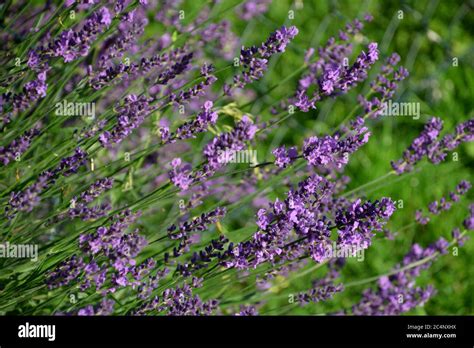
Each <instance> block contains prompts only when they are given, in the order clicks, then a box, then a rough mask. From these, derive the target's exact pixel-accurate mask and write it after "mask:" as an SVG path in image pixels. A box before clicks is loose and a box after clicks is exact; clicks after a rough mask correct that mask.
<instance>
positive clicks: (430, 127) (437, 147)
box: [391, 117, 474, 174]
mask: <svg viewBox="0 0 474 348" xmlns="http://www.w3.org/2000/svg"><path fill="white" fill-rule="evenodd" d="M442 129H443V122H442V121H441V119H440V118H437V117H433V118H432V119H431V120H430V121H429V122H428V123H427V124H426V125H425V127H424V129H423V131H422V132H421V133H420V135H419V136H418V137H417V138H416V139H415V140H414V141H413V143H412V144H411V145H410V146H409V147H408V148H407V149H406V150H405V151H404V152H403V158H402V159H400V160H398V161H396V162H395V161H392V162H391V164H392V168H393V169H394V170H395V171H396V172H397V174H403V173H406V172H410V171H411V170H413V166H414V165H415V164H416V163H418V162H419V161H421V160H422V159H423V158H424V157H426V158H427V159H428V160H429V161H430V162H431V163H433V164H439V163H440V162H442V161H444V160H445V158H446V151H451V150H454V149H455V148H456V147H457V146H459V145H460V144H461V143H462V142H469V141H473V140H474V135H473V134H474V120H469V121H466V122H464V123H460V124H459V125H458V126H457V127H456V130H455V132H454V134H447V135H445V136H444V137H443V138H442V139H441V140H438V138H439V135H440V133H441V130H442Z"/></svg>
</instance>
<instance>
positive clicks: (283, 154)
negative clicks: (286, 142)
mask: <svg viewBox="0 0 474 348" xmlns="http://www.w3.org/2000/svg"><path fill="white" fill-rule="evenodd" d="M272 154H273V155H274V156H275V165H276V166H277V167H280V168H286V167H287V166H288V165H290V164H292V163H293V162H294V161H295V160H296V158H297V157H298V150H297V149H296V147H294V146H293V147H290V148H289V149H288V150H287V149H286V148H285V147H284V146H280V147H277V148H276V149H275V150H273V151H272Z"/></svg>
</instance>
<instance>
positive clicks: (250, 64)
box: [227, 26, 298, 93]
mask: <svg viewBox="0 0 474 348" xmlns="http://www.w3.org/2000/svg"><path fill="white" fill-rule="evenodd" d="M297 34H298V29H297V28H296V27H295V26H292V27H289V28H287V27H281V29H279V30H277V31H275V32H274V33H272V34H270V36H269V37H268V39H267V41H265V42H264V43H262V44H261V45H260V46H258V47H257V46H252V47H250V48H245V47H242V49H241V51H240V64H241V65H242V67H243V68H244V71H243V72H242V73H241V74H238V75H236V76H234V84H235V86H237V87H239V88H244V87H245V85H246V84H248V83H251V82H252V81H256V80H259V79H261V78H262V76H263V74H264V72H265V71H266V70H267V65H268V60H269V59H270V57H271V56H273V55H274V54H276V53H281V52H284V51H285V48H286V46H287V45H288V43H289V42H290V41H291V40H293V38H294V37H295V36H296V35H297ZM227 93H229V91H227Z"/></svg>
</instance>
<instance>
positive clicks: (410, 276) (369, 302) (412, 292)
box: [351, 238, 449, 315]
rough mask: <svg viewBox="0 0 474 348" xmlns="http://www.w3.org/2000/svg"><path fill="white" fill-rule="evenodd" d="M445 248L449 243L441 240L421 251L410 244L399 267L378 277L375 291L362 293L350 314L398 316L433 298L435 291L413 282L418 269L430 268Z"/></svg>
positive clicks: (418, 271)
mask: <svg viewBox="0 0 474 348" xmlns="http://www.w3.org/2000/svg"><path fill="white" fill-rule="evenodd" d="M448 246H449V243H448V242H447V241H446V240H445V239H443V238H440V239H439V240H438V241H436V243H434V244H432V245H430V246H428V247H427V248H425V249H423V248H422V247H420V246H419V245H418V244H414V245H413V246H412V248H411V250H410V252H409V253H408V254H407V255H406V256H405V257H404V258H403V262H402V264H400V265H397V266H396V267H395V269H394V271H395V273H394V274H392V275H389V276H383V277H380V279H379V281H378V286H377V288H376V289H367V290H366V291H364V293H363V294H362V299H361V301H360V302H359V303H357V304H356V305H354V306H353V307H352V310H351V312H352V314H354V315H400V314H402V313H405V312H408V311H409V310H411V309H413V308H415V307H418V306H422V305H423V304H424V303H425V302H426V301H427V300H429V299H430V298H431V297H432V296H433V295H434V293H435V290H434V288H433V287H432V286H427V287H426V288H421V287H417V286H416V285H415V280H416V278H417V277H418V276H419V275H420V272H421V270H424V269H427V268H429V267H430V265H431V263H432V262H433V260H434V258H436V256H437V255H439V254H444V253H446V252H447V248H448ZM422 260H426V262H424V263H423V262H421V261H422ZM417 263H419V265H416V264H417ZM413 265H416V266H413ZM402 268H403V270H401V269H402ZM398 270H400V271H399V272H397V271H398Z"/></svg>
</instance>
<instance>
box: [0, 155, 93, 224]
mask: <svg viewBox="0 0 474 348" xmlns="http://www.w3.org/2000/svg"><path fill="white" fill-rule="evenodd" d="M86 159H87V154H86V153H85V152H84V151H83V150H82V149H81V148H79V147H78V148H76V150H75V154H74V155H72V156H69V157H65V158H63V159H62V160H61V161H60V163H59V165H58V166H57V167H56V168H55V169H53V170H47V171H45V172H43V173H41V174H40V175H39V177H38V179H37V180H36V182H34V183H33V184H31V185H30V186H28V187H27V188H26V189H24V190H23V191H18V192H12V193H11V195H10V200H9V202H8V205H7V207H6V208H5V214H6V216H7V217H8V218H9V219H12V218H13V217H14V216H15V215H16V214H17V212H19V211H24V212H30V211H32V210H33V208H34V207H35V206H37V205H38V203H39V202H40V195H41V193H42V192H43V191H44V190H45V189H46V188H47V187H48V186H50V185H51V184H53V183H54V182H55V181H56V179H57V178H58V177H59V176H61V175H63V176H70V175H72V174H74V173H76V172H77V171H78V170H79V168H80V167H81V166H83V165H84V164H85V163H86Z"/></svg>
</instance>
